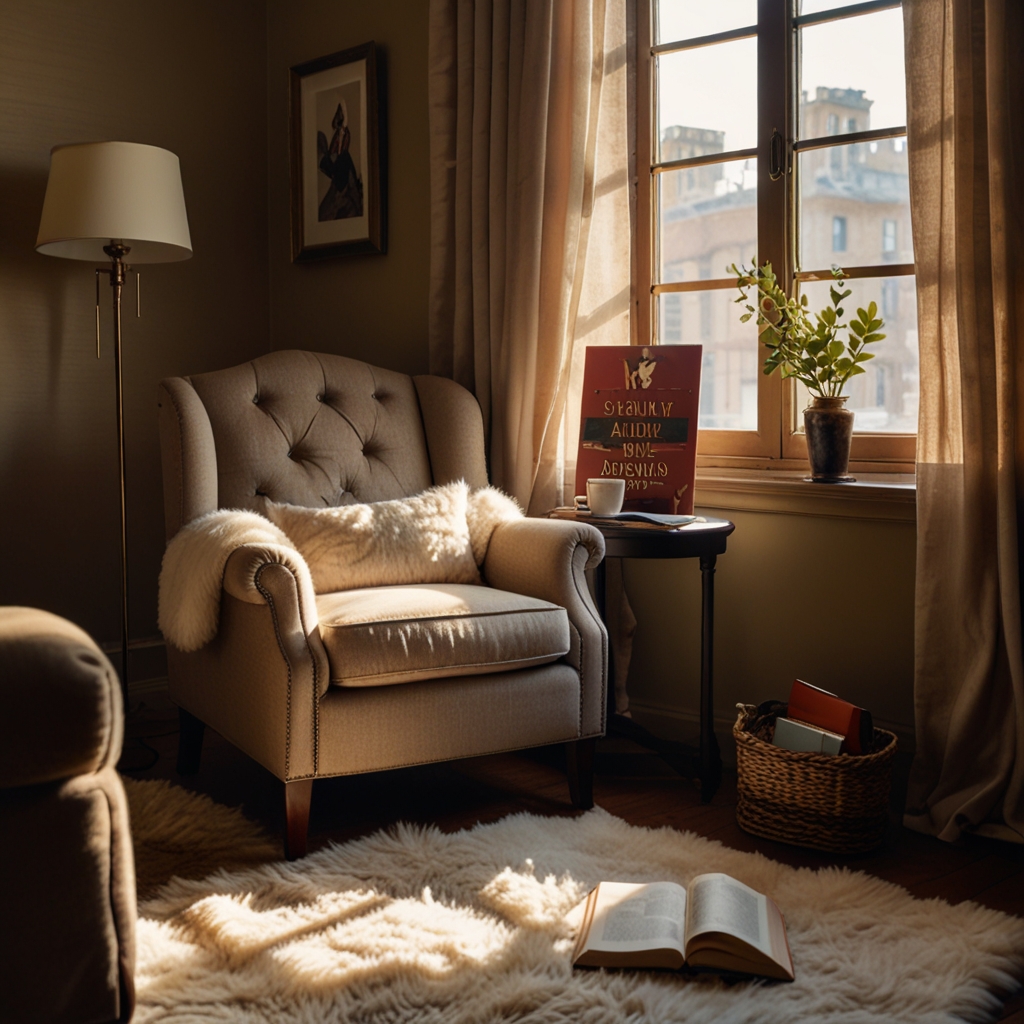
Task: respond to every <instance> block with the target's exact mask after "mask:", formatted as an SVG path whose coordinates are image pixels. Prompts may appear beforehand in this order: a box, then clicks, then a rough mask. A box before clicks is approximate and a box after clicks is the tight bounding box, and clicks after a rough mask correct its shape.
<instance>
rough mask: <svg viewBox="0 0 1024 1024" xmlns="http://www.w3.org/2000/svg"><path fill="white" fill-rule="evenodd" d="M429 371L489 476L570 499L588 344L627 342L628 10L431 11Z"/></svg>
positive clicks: (564, 3)
mask: <svg viewBox="0 0 1024 1024" xmlns="http://www.w3.org/2000/svg"><path fill="white" fill-rule="evenodd" d="M429 31H430V39H429V57H428V60H429V75H428V105H429V116H430V178H431V269H430V274H431V278H430V306H429V344H430V372H431V373H434V374H439V375H442V376H447V377H451V378H453V379H455V380H456V381H458V382H459V383H460V384H462V385H464V386H465V387H467V388H469V390H471V391H472V392H473V393H474V394H475V395H476V397H477V400H478V401H479V402H480V407H481V409H482V411H483V414H484V423H485V429H486V430H487V434H488V445H489V454H490V473H491V479H492V481H493V482H494V483H495V484H496V485H497V486H499V487H501V488H503V489H504V490H506V491H508V492H509V493H510V494H512V495H514V496H515V497H516V498H517V499H518V500H519V502H520V503H521V504H522V505H523V507H524V508H526V509H527V511H528V512H529V513H532V514H537V513H542V512H544V511H546V510H547V509H549V508H551V507H552V506H553V505H556V504H563V503H565V501H566V499H567V498H568V497H569V496H570V495H571V487H572V484H571V476H570V474H571V471H572V468H573V463H574V461H575V455H576V443H577V436H578V432H579V388H580V383H581V379H582V368H583V351H584V349H585V346H586V345H588V344H629V297H630V290H629V289H630V223H629V191H628V186H629V181H628V174H627V166H628V155H629V154H628V143H627V100H626V93H627V88H626V13H625V0H432V2H431V7H430V29H429Z"/></svg>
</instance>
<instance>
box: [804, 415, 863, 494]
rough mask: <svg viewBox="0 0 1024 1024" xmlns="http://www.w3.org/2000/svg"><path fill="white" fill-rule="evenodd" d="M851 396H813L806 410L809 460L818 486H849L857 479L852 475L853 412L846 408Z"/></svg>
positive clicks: (805, 427)
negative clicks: (847, 400) (844, 484)
mask: <svg viewBox="0 0 1024 1024" xmlns="http://www.w3.org/2000/svg"><path fill="white" fill-rule="evenodd" d="M848 397H849V396H847V395H841V396H840V397H838V398H820V397H812V398H811V404H810V405H808V406H807V408H806V409H804V431H805V433H806V436H807V458H808V459H809V460H810V463H811V480H812V481H814V483H819V484H838V483H849V482H851V481H852V480H853V479H854V477H852V476H850V474H849V469H850V441H851V439H852V438H853V413H852V412H850V410H849V409H847V408H845V406H846V399H847V398H848Z"/></svg>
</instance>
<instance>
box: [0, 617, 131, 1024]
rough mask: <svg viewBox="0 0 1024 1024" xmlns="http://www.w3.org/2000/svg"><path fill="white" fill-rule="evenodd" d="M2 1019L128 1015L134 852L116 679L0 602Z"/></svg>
mask: <svg viewBox="0 0 1024 1024" xmlns="http://www.w3.org/2000/svg"><path fill="white" fill-rule="evenodd" d="M0 702H2V706H3V709H4V710H3V715H0V836H3V842H2V843H0V906H2V907H3V910H2V920H3V925H2V927H0V935H2V936H3V946H4V952H3V956H2V957H0V1020H2V1021H18V1022H20V1024H49V1022H60V1024H76V1022H82V1024H85V1022H91V1024H98V1022H101V1021H103V1022H108V1024H113V1022H115V1021H118V1022H121V1024H124V1022H125V1021H128V1020H130V1019H131V1016H132V1011H133V1009H134V1005H135V984H134V977H133V973H134V966H135V916H136V911H135V861H134V857H133V855H132V841H131V834H130V832H129V829H128V805H127V801H126V798H125V792H124V787H123V786H122V785H121V779H120V778H119V776H118V774H117V769H116V767H115V765H116V764H117V759H118V757H119V756H120V754H121V737H122V732H123V712H122V709H121V685H120V683H119V682H118V679H117V674H116V673H115V672H114V669H113V667H112V666H111V664H110V662H109V661H107V659H106V657H105V656H104V655H103V653H102V652H101V651H100V649H99V648H98V647H97V646H96V644H95V643H93V641H92V640H91V639H90V638H89V637H88V635H87V634H86V633H84V632H83V631H82V630H81V629H79V628H78V627H77V626H74V625H72V624H71V623H70V622H68V621H67V620H66V619H62V618H60V617H58V616H56V615H51V614H50V613H49V612H43V611H39V610H38V609H36V608H16V607H5V608H0Z"/></svg>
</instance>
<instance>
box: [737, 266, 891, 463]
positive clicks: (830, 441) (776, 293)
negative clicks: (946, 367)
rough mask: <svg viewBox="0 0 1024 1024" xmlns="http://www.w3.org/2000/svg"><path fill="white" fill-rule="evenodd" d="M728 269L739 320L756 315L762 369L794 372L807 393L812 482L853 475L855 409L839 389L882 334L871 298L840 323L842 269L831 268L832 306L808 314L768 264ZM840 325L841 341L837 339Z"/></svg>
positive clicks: (804, 301)
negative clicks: (754, 296)
mask: <svg viewBox="0 0 1024 1024" xmlns="http://www.w3.org/2000/svg"><path fill="white" fill-rule="evenodd" d="M729 270H730V271H731V272H732V273H734V274H735V275H736V283H737V286H738V287H739V290H740V297H739V298H738V299H736V302H738V303H740V302H741V303H744V306H745V309H746V312H745V313H743V314H742V316H740V320H741V321H742V322H743V323H746V322H747V321H748V320H750V318H751V317H754V316H756V317H757V323H758V325H759V326H760V327H761V340H762V341H763V342H764V344H765V346H766V347H767V348H768V355H767V356H766V357H765V361H764V372H765V373H766V374H770V373H774V372H775V370H781V372H782V376H783V377H784V378H787V377H795V378H796V379H797V380H799V381H801V382H802V383H803V384H804V385H805V386H806V387H807V390H808V391H810V393H811V403H810V405H808V406H807V408H806V409H804V430H805V433H806V436H807V457H808V459H809V460H810V463H811V479H812V480H814V481H815V482H817V483H842V482H845V481H850V480H853V477H851V476H850V475H849V467H850V441H851V439H852V436H853V413H852V412H851V411H850V410H849V409H846V408H844V406H845V405H846V400H847V398H848V397H849V396H848V395H844V394H843V388H844V387H845V386H846V382H847V381H848V380H849V379H850V378H851V377H855V376H856V375H857V374H859V373H863V372H864V367H863V365H862V364H863V363H866V362H867V361H868V360H869V359H873V358H874V355H875V354H874V353H873V352H869V351H868V350H867V348H868V346H869V345H873V344H875V343H876V342H879V341H881V340H882V339H883V338H884V337H885V335H884V334H881V333H879V328H880V327H882V326H883V324H884V321H883V320H882V318H881V317H880V316H878V305H877V303H874V302H872V303H871V304H870V305H869V306H868V308H867V309H858V310H857V315H856V316H855V317H852V318H851V319H850V321H849V323H848V324H846V323H843V321H842V318H843V316H844V315H845V310H844V309H843V307H842V305H841V303H842V302H843V300H844V299H846V298H847V297H848V296H849V295H850V294H851V292H850V289H849V288H846V289H843V284H844V283H845V275H844V274H843V271H842V269H841V268H840V267H833V268H832V277H833V278H834V283H833V284H832V286H831V287H830V288H829V297H830V299H831V305H829V306H826V307H825V308H824V309H823V310H821V311H820V312H818V313H811V312H810V310H809V309H808V307H807V296H806V295H801V294H799V290H798V289H796V288H795V289H794V294H793V296H792V297H790V296H788V295H787V294H786V293H785V291H784V290H783V288H782V287H781V285H780V284H779V281H778V278H776V276H775V272H774V271H773V270H772V265H771V263H765V264H764V266H762V267H753V266H752V267H750V268H749V269H748V268H747V267H737V266H736V264H735V263H734V264H732V266H731V267H730V268H729ZM751 288H756V289H757V305H756V306H754V305H752V304H751V301H752V300H751V299H750V298H749V296H748V292H749V290H750V289H751ZM844 330H845V331H846V332H847V336H846V340H845V341H844V340H843V339H842V338H841V337H840V336H839V334H840V331H844Z"/></svg>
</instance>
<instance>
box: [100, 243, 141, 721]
mask: <svg viewBox="0 0 1024 1024" xmlns="http://www.w3.org/2000/svg"><path fill="white" fill-rule="evenodd" d="M103 251H104V252H105V253H106V254H107V255H108V256H109V257H110V269H109V270H107V269H102V270H101V269H97V271H96V358H97V359H99V357H100V274H108V275H109V276H110V287H111V288H112V289H113V292H114V378H115V381H116V384H117V460H118V468H119V469H120V480H121V694H122V696H123V697H124V706H125V708H127V707H128V517H127V512H126V509H125V492H126V485H125V467H124V398H123V391H122V387H121V290H122V289H123V287H124V283H125V280H126V279H127V276H128V273H129V272H130V271H131V269H132V268H131V267H129V266H128V264H127V263H125V262H124V258H125V256H127V255H128V253H130V252H131V246H130V245H125V244H124V243H122V242H111V243H110V245H105V246H103ZM135 284H136V288H138V285H139V275H138V271H136V272H135ZM141 312H142V310H141V309H140V308H139V299H138V292H136V303H135V315H136V316H139V315H141Z"/></svg>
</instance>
